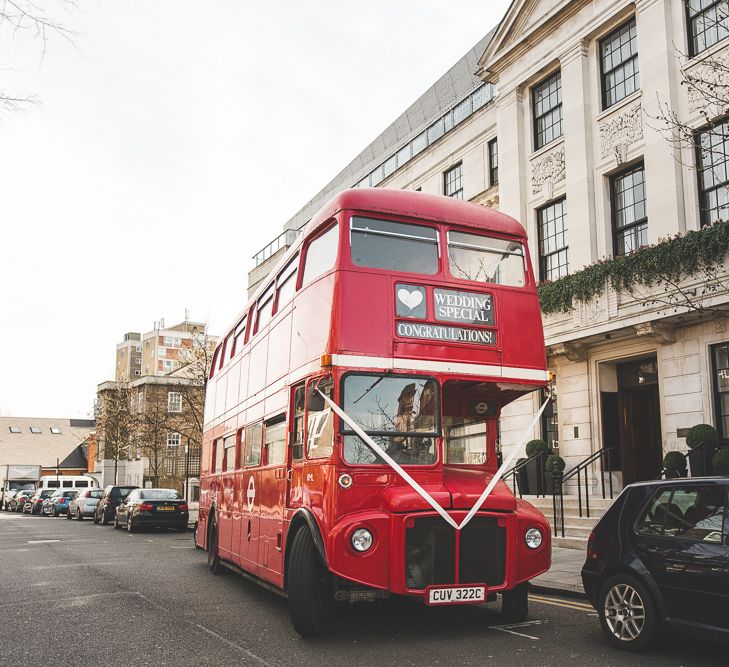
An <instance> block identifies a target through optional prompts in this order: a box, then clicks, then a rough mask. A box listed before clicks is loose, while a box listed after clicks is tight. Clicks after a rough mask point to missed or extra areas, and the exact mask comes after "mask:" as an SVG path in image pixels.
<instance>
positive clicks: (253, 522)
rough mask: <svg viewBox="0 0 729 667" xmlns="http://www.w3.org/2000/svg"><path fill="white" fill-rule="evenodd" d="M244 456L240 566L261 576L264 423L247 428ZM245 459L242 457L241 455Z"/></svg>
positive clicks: (241, 492)
mask: <svg viewBox="0 0 729 667" xmlns="http://www.w3.org/2000/svg"><path fill="white" fill-rule="evenodd" d="M244 438H245V457H244V458H243V461H242V467H243V470H242V472H241V477H240V501H239V502H240V508H241V511H240V515H241V518H240V524H241V525H240V531H239V532H240V537H239V539H240V542H239V544H240V547H239V551H238V553H239V554H240V566H241V567H242V568H243V569H244V570H247V571H248V572H251V573H252V574H256V575H257V574H258V534H259V521H260V516H261V514H260V494H259V493H258V489H259V488H260V478H259V475H260V471H261V444H262V438H263V428H262V424H261V423H260V422H259V423H258V424H251V425H250V426H247V427H246V429H245V434H244ZM241 457H243V454H241Z"/></svg>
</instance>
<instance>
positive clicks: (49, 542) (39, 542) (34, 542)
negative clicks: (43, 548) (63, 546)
mask: <svg viewBox="0 0 729 667" xmlns="http://www.w3.org/2000/svg"><path fill="white" fill-rule="evenodd" d="M60 541H61V540H26V542H27V543H28V544H51V543H53V542H60Z"/></svg>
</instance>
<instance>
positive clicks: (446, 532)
mask: <svg viewBox="0 0 729 667" xmlns="http://www.w3.org/2000/svg"><path fill="white" fill-rule="evenodd" d="M455 554H456V533H455V530H453V528H451V527H450V526H448V525H447V524H446V523H444V522H443V519H441V518H440V517H423V518H420V519H415V525H414V526H413V527H412V528H408V529H406V531H405V577H406V586H407V588H409V589H413V590H422V589H424V588H426V587H427V586H432V585H436V584H439V585H442V584H455V583H462V584H486V585H487V586H498V585H499V584H501V583H503V581H504V576H505V572H506V529H505V528H501V527H499V525H498V519H496V518H495V517H486V516H476V517H473V519H472V520H471V522H470V523H469V524H468V525H467V526H466V527H465V528H464V529H463V530H462V531H461V535H460V562H459V563H458V566H459V577H458V582H456V577H455V573H456V561H455Z"/></svg>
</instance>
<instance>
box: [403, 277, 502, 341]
mask: <svg viewBox="0 0 729 667" xmlns="http://www.w3.org/2000/svg"><path fill="white" fill-rule="evenodd" d="M425 297H426V293H425V288H424V287H422V286H421V285H404V284H402V283H399V284H397V285H396V289H395V301H396V304H395V305H396V309H395V312H396V314H397V316H398V317H406V318H410V319H418V320H424V319H426V316H427V308H426V298H425ZM433 307H434V308H435V312H434V313H433V317H434V319H435V320H437V321H440V322H454V323H458V324H471V325H481V326H493V324H494V308H493V299H492V297H491V295H490V294H479V293H477V292H464V291H462V290H449V289H441V288H435V289H434V290H433ZM396 328H397V335H398V336H400V337H401V338H419V339H423V340H442V341H450V342H458V343H472V344H477V345H496V332H495V331H490V330H487V329H472V328H467V327H459V326H445V325H441V324H428V323H420V322H397V324H396Z"/></svg>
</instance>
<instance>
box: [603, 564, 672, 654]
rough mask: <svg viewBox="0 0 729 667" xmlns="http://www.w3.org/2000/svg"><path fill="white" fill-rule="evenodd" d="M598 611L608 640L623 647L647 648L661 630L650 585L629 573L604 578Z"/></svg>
mask: <svg viewBox="0 0 729 667" xmlns="http://www.w3.org/2000/svg"><path fill="white" fill-rule="evenodd" d="M597 613H598V616H599V617H600V626H601V627H602V631H603V632H604V633H605V636H606V637H607V639H608V641H609V642H610V643H611V644H612V645H613V646H615V647H616V648H619V649H622V650H624V651H642V650H644V649H646V648H648V647H649V646H650V645H651V644H652V643H653V642H654V641H655V639H656V638H657V636H658V634H659V632H660V623H659V619H658V613H657V612H656V606H655V604H654V602H653V598H652V597H651V594H650V592H649V591H648V588H647V587H646V586H645V584H644V583H643V582H642V581H641V580H640V579H638V578H637V577H634V576H632V575H630V574H627V573H620V574H616V575H614V576H612V577H610V578H609V579H608V580H607V581H606V582H605V584H604V585H603V586H602V588H601V589H600V594H599V595H598V597H597Z"/></svg>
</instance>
